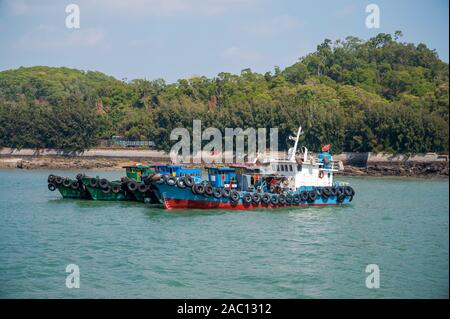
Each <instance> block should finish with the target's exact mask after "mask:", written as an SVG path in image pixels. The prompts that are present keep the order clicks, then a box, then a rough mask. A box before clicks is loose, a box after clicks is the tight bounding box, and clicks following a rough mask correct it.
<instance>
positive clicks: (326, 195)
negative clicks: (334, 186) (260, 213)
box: [320, 186, 331, 198]
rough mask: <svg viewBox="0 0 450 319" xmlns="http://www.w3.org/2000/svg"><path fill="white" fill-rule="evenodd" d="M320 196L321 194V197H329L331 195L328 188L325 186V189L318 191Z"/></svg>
mask: <svg viewBox="0 0 450 319" xmlns="http://www.w3.org/2000/svg"><path fill="white" fill-rule="evenodd" d="M320 194H321V195H322V197H324V198H328V197H330V195H331V190H330V187H328V186H327V187H324V188H322V190H321V191H320Z"/></svg>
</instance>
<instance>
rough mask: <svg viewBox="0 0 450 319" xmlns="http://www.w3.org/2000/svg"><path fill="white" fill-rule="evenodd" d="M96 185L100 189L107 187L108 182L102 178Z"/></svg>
mask: <svg viewBox="0 0 450 319" xmlns="http://www.w3.org/2000/svg"><path fill="white" fill-rule="evenodd" d="M98 185H100V188H105V187H107V186H108V185H109V182H108V180H107V179H106V178H102V179H100V180H99V181H98Z"/></svg>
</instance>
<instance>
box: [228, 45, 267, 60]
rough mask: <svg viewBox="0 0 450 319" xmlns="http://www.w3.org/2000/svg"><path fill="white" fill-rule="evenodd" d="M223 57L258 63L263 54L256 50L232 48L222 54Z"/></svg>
mask: <svg viewBox="0 0 450 319" xmlns="http://www.w3.org/2000/svg"><path fill="white" fill-rule="evenodd" d="M222 57H224V58H227V59H237V60H240V61H247V62H248V61H256V60H259V59H260V58H261V54H260V53H259V52H257V51H254V50H249V49H242V48H239V47H230V48H227V49H225V50H224V51H223V52H222Z"/></svg>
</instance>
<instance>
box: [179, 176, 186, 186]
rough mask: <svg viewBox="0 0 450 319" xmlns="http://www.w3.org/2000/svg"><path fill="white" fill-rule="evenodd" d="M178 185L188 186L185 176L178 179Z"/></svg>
mask: <svg viewBox="0 0 450 319" xmlns="http://www.w3.org/2000/svg"><path fill="white" fill-rule="evenodd" d="M177 187H179V188H186V182H185V177H180V178H179V179H178V180H177Z"/></svg>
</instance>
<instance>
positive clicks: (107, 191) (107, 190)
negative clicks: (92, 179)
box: [102, 185, 111, 194]
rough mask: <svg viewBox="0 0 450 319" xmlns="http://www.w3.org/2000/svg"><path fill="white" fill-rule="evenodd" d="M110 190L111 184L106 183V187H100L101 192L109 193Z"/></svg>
mask: <svg viewBox="0 0 450 319" xmlns="http://www.w3.org/2000/svg"><path fill="white" fill-rule="evenodd" d="M110 192H111V186H109V185H107V186H106V187H103V188H102V193H103V194H109V193H110Z"/></svg>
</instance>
